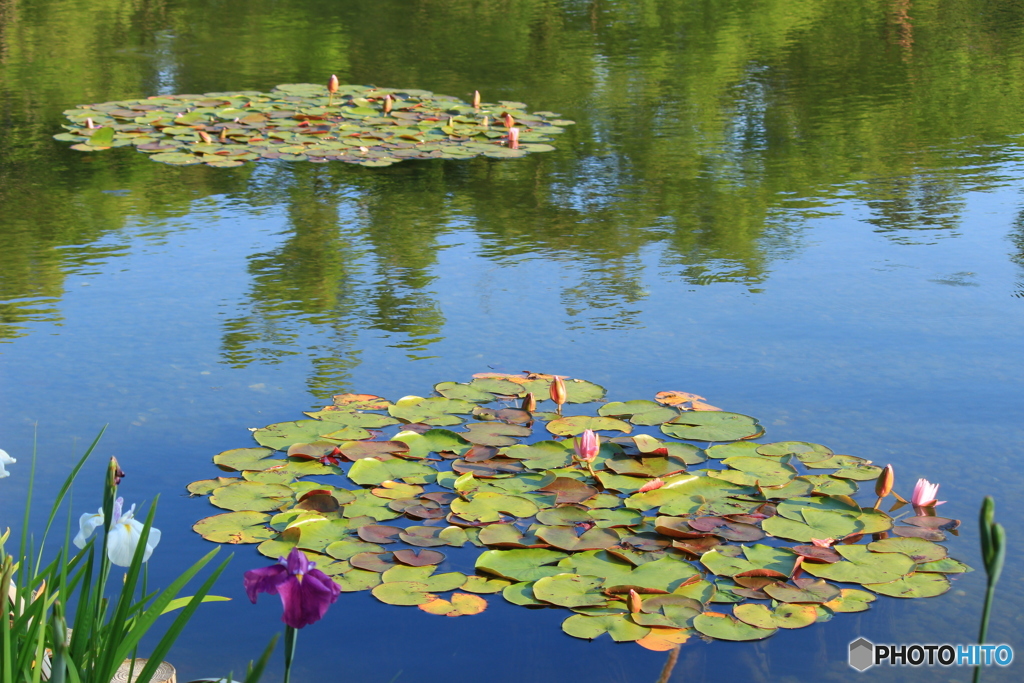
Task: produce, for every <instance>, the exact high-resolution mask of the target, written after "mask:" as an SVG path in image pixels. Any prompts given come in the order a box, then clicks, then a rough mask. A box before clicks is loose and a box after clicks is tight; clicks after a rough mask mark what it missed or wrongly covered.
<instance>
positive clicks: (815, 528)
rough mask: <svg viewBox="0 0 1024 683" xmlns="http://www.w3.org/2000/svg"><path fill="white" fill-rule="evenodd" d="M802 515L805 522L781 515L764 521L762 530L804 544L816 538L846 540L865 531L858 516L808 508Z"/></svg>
mask: <svg viewBox="0 0 1024 683" xmlns="http://www.w3.org/2000/svg"><path fill="white" fill-rule="evenodd" d="M802 513H803V516H804V521H803V522H798V521H795V520H792V519H787V518H786V517H783V516H782V515H781V514H779V515H776V516H774V517H769V518H768V519H766V520H764V522H762V523H761V528H762V529H764V530H765V531H766V532H767V533H769V534H771V535H772V536H777V537H778V538H787V539H789V540H791V541H801V542H804V543H806V542H808V541H811V540H812V539H815V538H845V537H846V536H849V535H850V534H855V533H860V532H862V531H863V529H864V526H863V524H861V522H860V515H858V514H854V513H850V512H841V511H838V510H817V509H814V508H806V509H804V510H803V511H802Z"/></svg>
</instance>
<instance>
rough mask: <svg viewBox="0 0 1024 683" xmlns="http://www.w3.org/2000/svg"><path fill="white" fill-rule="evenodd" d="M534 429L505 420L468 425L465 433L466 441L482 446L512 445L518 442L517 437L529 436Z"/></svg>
mask: <svg viewBox="0 0 1024 683" xmlns="http://www.w3.org/2000/svg"><path fill="white" fill-rule="evenodd" d="M532 431H533V430H532V429H530V428H529V427H523V426H520V425H510V424H505V423H503V422H478V423H475V424H471V425H467V426H466V431H465V432H463V435H464V438H465V439H466V441H469V442H470V443H474V444H479V445H481V446H511V445H513V444H515V443H516V437H522V436H529V435H530V434H531V433H532Z"/></svg>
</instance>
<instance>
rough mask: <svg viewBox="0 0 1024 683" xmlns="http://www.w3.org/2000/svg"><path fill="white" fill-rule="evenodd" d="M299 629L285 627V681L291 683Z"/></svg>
mask: <svg viewBox="0 0 1024 683" xmlns="http://www.w3.org/2000/svg"><path fill="white" fill-rule="evenodd" d="M297 630H298V629H294V628H292V627H291V626H285V627H284V683H291V680H292V661H294V659H295V638H296V636H297V635H298V633H297Z"/></svg>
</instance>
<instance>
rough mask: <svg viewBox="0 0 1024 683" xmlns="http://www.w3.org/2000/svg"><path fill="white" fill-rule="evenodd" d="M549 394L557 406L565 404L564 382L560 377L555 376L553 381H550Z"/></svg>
mask: <svg viewBox="0 0 1024 683" xmlns="http://www.w3.org/2000/svg"><path fill="white" fill-rule="evenodd" d="M550 392H551V400H552V401H554V402H555V403H557V404H558V405H562V404H563V403H565V399H566V393H565V382H563V381H562V378H561V377H557V376H556V377H555V378H554V379H553V380H551V387H550Z"/></svg>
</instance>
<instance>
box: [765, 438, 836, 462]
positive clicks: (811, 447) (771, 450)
mask: <svg viewBox="0 0 1024 683" xmlns="http://www.w3.org/2000/svg"><path fill="white" fill-rule="evenodd" d="M757 452H758V453H760V454H761V455H770V456H785V455H795V456H796V457H797V458H798V459H799V460H800V461H801V462H803V463H809V462H815V461H818V460H827V459H828V458H829V457H831V456H832V450H831V449H829V448H828V447H826V446H822V445H821V444H817V443H808V442H807V441H777V442H775V443H766V444H759V445H758V446H757Z"/></svg>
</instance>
